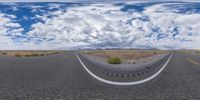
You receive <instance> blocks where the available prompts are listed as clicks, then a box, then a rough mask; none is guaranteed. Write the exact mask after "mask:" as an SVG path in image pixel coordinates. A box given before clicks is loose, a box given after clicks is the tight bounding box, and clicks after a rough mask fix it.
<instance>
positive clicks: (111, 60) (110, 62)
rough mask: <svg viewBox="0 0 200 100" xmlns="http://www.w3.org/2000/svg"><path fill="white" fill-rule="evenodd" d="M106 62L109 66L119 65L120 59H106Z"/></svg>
mask: <svg viewBox="0 0 200 100" xmlns="http://www.w3.org/2000/svg"><path fill="white" fill-rule="evenodd" d="M107 62H108V63H109V64H120V63H121V59H120V58H108V60H107Z"/></svg>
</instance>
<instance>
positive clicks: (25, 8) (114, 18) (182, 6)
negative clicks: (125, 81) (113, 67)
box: [0, 0, 200, 50]
mask: <svg viewBox="0 0 200 100" xmlns="http://www.w3.org/2000/svg"><path fill="white" fill-rule="evenodd" d="M8 1H9V2H8ZM33 1H34V2H33ZM33 1H32V0H6V2H5V0H0V7H1V9H0V50H55V49H62V50H71V49H97V48H102V49H104V48H141V49H152V48H155V49H200V45H199V44H200V2H198V1H197V0H193V1H186V0H184V1H183V0H179V1H172V0H168V1H165V0H156V1H155V0H150V1H147V0H142V1H130V0H126V1H119V0H115V1H114V0H113V1H109V2H108V1H105V0H95V1H92V2H91V1H89V0H60V1H56V0H55V2H49V1H48V0H44V1H42V2H41V0H40V2H37V0H33Z"/></svg>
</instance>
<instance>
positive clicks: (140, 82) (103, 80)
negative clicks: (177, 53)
mask: <svg viewBox="0 0 200 100" xmlns="http://www.w3.org/2000/svg"><path fill="white" fill-rule="evenodd" d="M75 54H76V57H77V58H78V60H79V62H80V63H81V65H82V66H83V68H84V69H85V70H86V71H87V72H88V73H89V74H90V75H91V76H92V77H93V78H95V79H97V80H99V81H101V82H103V83H107V84H111V85H121V86H128V85H137V84H142V83H145V82H148V81H150V80H152V79H154V78H155V77H156V76H158V75H159V74H160V73H161V72H162V71H163V69H164V68H165V67H166V66H167V64H168V63H169V61H170V59H171V58H172V55H173V53H172V54H171V55H170V57H169V58H168V59H167V61H166V62H165V64H164V65H163V67H162V68H161V69H160V70H159V71H158V72H156V73H155V74H153V75H152V76H150V77H148V78H145V79H142V80H139V81H134V82H115V81H110V80H106V79H103V78H101V77H99V76H97V75H95V74H94V73H93V72H91V71H90V70H89V69H88V68H87V67H86V66H85V64H84V63H83V62H82V61H81V59H80V57H79V56H78V54H77V53H75Z"/></svg>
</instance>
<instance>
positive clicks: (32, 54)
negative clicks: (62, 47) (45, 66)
mask: <svg viewBox="0 0 200 100" xmlns="http://www.w3.org/2000/svg"><path fill="white" fill-rule="evenodd" d="M61 52H62V51H53V50H52V51H51V50H49V51H0V54H2V55H6V56H14V57H36V56H47V55H53V54H59V53H61Z"/></svg>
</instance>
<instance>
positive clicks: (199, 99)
mask: <svg viewBox="0 0 200 100" xmlns="http://www.w3.org/2000/svg"><path fill="white" fill-rule="evenodd" d="M199 62H200V56H198V55H191V54H186V53H183V52H174V54H173V56H172V58H171V60H170V61H169V63H168V64H167V66H166V67H165V69H164V70H163V71H162V72H161V73H160V74H159V75H158V76H157V77H156V78H154V79H153V80H151V81H148V82H146V83H143V84H139V85H134V86H114V85H109V84H105V83H102V82H99V81H98V80H96V79H94V78H93V77H92V76H90V75H89V74H88V73H87V72H86V71H85V69H84V68H83V66H82V65H81V64H80V62H79V60H78V59H77V57H76V56H75V54H74V53H73V52H66V53H63V54H58V55H51V56H46V57H34V58H19V59H16V58H9V57H0V100H200V65H199Z"/></svg>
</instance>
